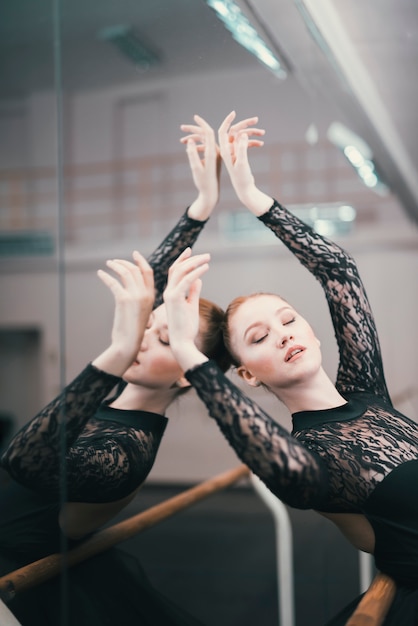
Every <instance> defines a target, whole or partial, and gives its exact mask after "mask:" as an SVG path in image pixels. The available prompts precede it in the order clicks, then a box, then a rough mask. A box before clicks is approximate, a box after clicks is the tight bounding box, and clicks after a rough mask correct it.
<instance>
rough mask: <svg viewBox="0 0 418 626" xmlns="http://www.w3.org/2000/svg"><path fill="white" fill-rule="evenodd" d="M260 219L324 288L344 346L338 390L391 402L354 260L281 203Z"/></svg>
mask: <svg viewBox="0 0 418 626" xmlns="http://www.w3.org/2000/svg"><path fill="white" fill-rule="evenodd" d="M259 219H260V220H261V221H262V222H263V223H264V224H265V225H266V226H268V227H269V228H270V229H271V230H272V231H273V232H274V233H275V234H276V236H277V237H278V238H279V239H280V240H281V241H282V242H283V243H284V244H285V246H287V248H288V249H289V250H290V251H291V252H292V253H293V254H294V255H295V256H296V257H297V259H299V261H300V262H301V263H302V265H304V266H305V267H306V268H307V269H308V270H309V271H310V272H311V273H312V274H313V275H314V276H315V278H316V279H317V280H318V281H319V282H320V283H321V285H322V287H323V289H324V292H325V296H326V299H327V302H328V306H329V310H330V313H331V318H332V322H333V326H334V331H335V337H336V339H337V343H338V348H339V356H340V359H339V366H338V374H337V382H336V385H337V388H338V389H339V390H340V391H341V392H343V393H344V392H354V391H369V392H372V393H374V394H378V395H381V396H383V397H386V399H389V393H388V390H387V387H386V382H385V377H384V372H383V364H382V357H381V350H380V345H379V339H378V336H377V331H376V326H375V322H374V318H373V313H372V311H371V307H370V304H369V301H368V298H367V295H366V292H365V289H364V286H363V283H362V281H361V279H360V276H359V273H358V269H357V266H356V264H355V261H354V259H353V258H352V257H351V256H350V255H349V254H348V253H347V252H346V251H345V250H343V249H342V248H341V247H339V246H338V245H337V244H335V243H333V242H332V241H329V240H328V239H326V238H325V237H322V236H321V235H319V234H318V233H316V232H315V231H314V230H313V229H312V228H310V227H309V226H308V225H307V224H305V223H304V222H302V221H301V220H300V219H298V218H297V217H296V216H294V215H293V214H292V213H290V211H288V210H287V209H285V208H284V207H282V206H281V205H280V204H279V203H278V202H277V201H274V204H273V206H272V207H271V209H270V210H269V211H268V212H267V213H265V214H264V215H262V216H261V217H260V218H259Z"/></svg>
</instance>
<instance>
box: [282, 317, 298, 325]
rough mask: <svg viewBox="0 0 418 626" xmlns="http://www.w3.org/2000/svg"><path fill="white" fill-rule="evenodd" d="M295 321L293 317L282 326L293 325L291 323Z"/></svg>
mask: <svg viewBox="0 0 418 626" xmlns="http://www.w3.org/2000/svg"><path fill="white" fill-rule="evenodd" d="M295 321H296V317H293V318H292V319H291V320H289V321H287V322H283V326H287V325H288V324H293V322H295Z"/></svg>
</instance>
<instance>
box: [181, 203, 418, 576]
mask: <svg viewBox="0 0 418 626" xmlns="http://www.w3.org/2000/svg"><path fill="white" fill-rule="evenodd" d="M259 219H260V220H261V221H262V222H264V224H265V225H266V226H268V227H269V228H270V229H271V230H272V231H273V232H274V233H275V234H276V235H277V237H279V238H280V239H281V241H282V242H283V243H284V244H285V245H286V246H287V247H288V248H289V249H290V250H291V252H293V254H294V255H295V256H296V257H297V258H298V259H299V261H300V262H301V263H302V264H303V265H304V266H305V267H306V268H307V269H308V270H309V271H310V272H312V274H313V275H314V276H315V277H316V278H317V279H318V280H319V282H320V283H321V285H322V287H323V289H324V292H325V295H326V298H327V301H328V305H329V310H330V313H331V317H332V321H333V325H334V329H335V336H336V340H337V343H338V348H339V366H338V374H337V380H336V387H337V389H338V391H339V392H340V394H341V395H342V396H343V397H344V398H345V399H346V400H347V404H344V405H343V406H341V407H339V408H334V409H329V410H322V411H304V412H300V413H296V414H294V415H293V416H292V418H293V431H292V433H289V432H287V431H286V430H285V429H284V428H282V427H281V426H280V425H279V424H278V423H277V422H276V421H275V420H274V419H272V418H271V417H270V416H269V415H267V414H266V413H265V411H264V410H262V409H261V408H260V407H259V406H258V405H257V404H256V403H255V402H253V401H252V400H251V399H249V398H248V397H247V396H246V395H245V394H243V393H242V392H241V390H240V389H239V388H238V387H236V386H235V385H234V384H233V383H232V382H231V381H230V380H229V379H228V378H227V377H226V376H225V375H224V374H222V372H220V371H219V369H218V368H217V367H216V365H215V364H214V363H212V362H210V361H209V362H206V363H204V364H203V365H201V366H198V367H196V368H193V369H192V370H190V371H189V372H187V377H188V379H189V381H190V382H191V383H192V384H193V386H194V387H195V388H196V390H197V393H198V395H199V396H200V398H201V399H202V400H203V402H204V403H205V404H206V406H207V409H208V411H209V414H210V415H211V416H212V417H213V418H215V420H216V421H217V423H218V425H219V427H220V429H221V431H222V433H223V434H224V435H225V437H226V438H227V440H228V441H229V443H230V444H231V446H232V447H233V448H234V450H235V451H236V453H237V454H238V456H239V457H240V459H241V460H242V461H243V462H244V463H246V464H247V465H248V466H249V467H250V468H251V470H252V471H253V472H254V473H255V474H257V475H258V476H259V477H260V478H261V479H262V480H263V481H264V482H265V484H266V485H267V486H268V487H269V489H270V490H271V491H272V492H273V493H274V494H275V495H277V497H278V498H280V499H281V500H282V501H283V502H285V503H287V504H289V505H290V506H292V507H297V508H301V509H308V508H309V509H315V510H318V511H322V512H339V513H341V512H342V513H344V512H347V513H353V512H354V513H362V514H363V515H365V516H366V517H367V519H368V520H369V521H370V523H371V525H372V527H373V529H374V532H375V538H376V542H375V554H374V556H375V561H376V565H377V567H378V568H379V569H380V570H381V571H382V572H385V573H387V574H389V575H391V576H392V577H393V578H395V580H396V581H397V582H398V584H400V585H405V586H408V587H412V588H417V587H418V497H417V495H416V493H417V492H416V489H417V486H418V426H417V424H416V423H415V422H414V421H412V420H411V419H409V418H408V417H406V416H405V415H402V414H401V413H400V412H399V411H397V410H396V409H395V408H394V407H393V405H392V402H391V399H390V397H389V393H388V390H387V387H386V383H385V377H384V372H383V365H382V359H381V352H380V347H379V341H378V337H377V332H376V328H375V322H374V319H373V314H372V311H371V308H370V304H369V301H368V299H367V296H366V293H365V290H364V287H363V284H362V282H361V279H360V277H359V274H358V271H357V267H356V264H355V262H354V260H353V259H352V258H351V256H350V255H349V254H347V252H345V251H344V250H343V249H341V248H340V247H339V246H337V245H336V244H334V243H332V242H331V241H328V240H327V239H325V238H323V237H321V236H320V235H319V234H317V233H316V232H315V231H313V230H312V229H311V228H310V227H308V226H307V225H306V224H305V223H303V222H301V221H300V220H299V219H298V218H296V217H295V216H294V215H292V214H291V213H290V212H289V211H287V210H286V209H285V208H284V207H282V206H280V205H279V203H278V202H274V204H273V206H272V207H271V209H270V210H269V211H268V212H267V213H266V214H264V215H263V216H261V217H260V218H259Z"/></svg>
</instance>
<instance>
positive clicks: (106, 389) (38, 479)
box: [1, 211, 205, 502]
mask: <svg viewBox="0 0 418 626" xmlns="http://www.w3.org/2000/svg"><path fill="white" fill-rule="evenodd" d="M204 225H205V222H200V221H197V220H193V219H190V218H189V217H188V216H187V211H186V213H185V214H184V215H183V216H182V217H181V218H180V220H179V222H178V223H177V225H176V226H175V227H174V228H173V229H172V231H171V232H170V233H169V235H168V236H167V237H166V238H165V239H164V241H163V242H162V243H161V245H160V246H159V247H158V248H157V249H156V250H155V252H154V253H153V254H152V255H151V257H150V258H149V263H150V265H151V266H152V267H153V269H154V280H155V288H156V303H155V306H157V305H158V304H159V303H161V301H162V291H163V289H164V287H165V284H166V281H167V272H168V268H169V266H170V265H171V263H172V262H173V261H174V260H175V259H176V258H177V257H178V255H179V254H180V253H181V252H182V250H184V249H185V248H186V247H187V246H192V245H193V244H194V242H195V241H196V239H197V236H198V235H199V233H200V231H201V230H202V228H203V227H204ZM120 382H121V379H120V378H118V377H115V376H111V375H109V374H106V373H105V372H102V371H100V370H98V369H96V368H95V367H94V366H92V365H91V364H90V365H88V366H87V367H86V368H85V369H84V370H83V371H82V372H81V373H80V374H79V375H78V376H77V377H76V378H75V379H74V380H73V381H72V382H71V383H70V384H69V385H67V386H66V387H65V389H63V391H62V392H61V393H60V394H59V395H58V396H57V397H56V398H55V399H54V400H53V401H52V402H50V403H49V404H48V405H47V406H46V407H45V408H44V409H43V410H41V411H40V412H39V413H38V414H37V415H36V416H35V417H34V418H33V419H32V420H31V421H29V422H28V423H27V424H26V425H25V426H24V427H23V428H22V429H21V430H20V431H19V432H18V433H17V435H16V436H15V437H14V439H13V440H12V441H11V443H10V444H9V447H8V448H7V450H6V451H5V453H4V455H3V457H2V460H1V465H2V467H3V468H4V469H6V470H7V471H8V473H9V474H10V476H11V477H12V478H13V479H14V480H16V481H17V482H18V483H20V484H21V485H23V486H25V487H29V488H31V489H34V490H36V491H40V492H43V493H47V494H50V495H51V496H53V497H58V494H59V490H60V486H61V485H60V472H61V469H63V471H64V472H65V482H66V489H67V500H69V501H78V502H109V501H113V500H118V499H120V498H123V497H124V496H126V495H128V494H129V493H131V492H132V491H133V490H134V489H135V488H137V487H138V486H139V485H140V484H141V483H142V482H143V481H144V480H145V478H146V477H147V475H148V473H149V471H150V469H151V467H152V465H153V462H154V459H155V456H156V454H157V451H158V447H159V444H160V441H161V437H162V434H163V431H164V428H162V427H161V420H165V418H163V417H162V416H159V415H156V416H155V418H156V424H155V428H154V429H146V430H144V429H140V428H138V429H136V428H133V427H127V426H124V425H121V424H117V423H116V422H115V423H114V424H113V423H109V422H108V421H106V422H103V421H101V420H100V419H97V418H96V417H95V415H96V412H97V411H98V409H99V407H100V406H101V404H102V403H103V402H104V400H105V399H106V398H107V397H108V395H109V393H110V392H111V391H112V389H113V388H114V387H115V385H116V384H118V383H120ZM138 413H140V412H138ZM62 450H65V465H64V466H63V465H62V456H61V452H62Z"/></svg>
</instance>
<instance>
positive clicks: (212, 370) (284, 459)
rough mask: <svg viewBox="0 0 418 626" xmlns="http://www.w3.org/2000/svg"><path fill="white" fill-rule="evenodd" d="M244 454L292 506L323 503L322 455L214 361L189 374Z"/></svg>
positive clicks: (212, 413) (325, 477)
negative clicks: (306, 445) (301, 441)
mask: <svg viewBox="0 0 418 626" xmlns="http://www.w3.org/2000/svg"><path fill="white" fill-rule="evenodd" d="M186 376H187V378H188V380H189V381H190V383H191V384H192V385H193V387H194V388H195V389H196V391H197V394H198V396H199V397H200V399H201V400H202V401H203V402H204V403H205V405H206V407H207V409H208V412H209V414H210V416H211V417H213V418H214V419H215V420H216V422H217V424H218V426H219V428H220V430H221V431H222V433H223V434H224V436H225V437H226V439H227V440H228V442H229V444H230V445H231V446H232V448H233V449H234V450H235V452H236V454H237V455H238V456H239V458H240V459H241V460H242V461H243V462H244V463H245V464H246V465H248V467H249V468H250V469H251V471H252V472H254V474H256V475H257V476H259V477H260V478H261V480H262V481H263V482H264V483H265V484H266V485H267V487H268V488H269V489H270V490H271V491H272V492H273V493H274V494H275V495H276V496H277V497H278V498H280V499H281V500H282V501H283V502H285V503H286V504H289V505H290V506H293V507H296V508H300V509H306V508H318V507H319V508H320V506H321V502H323V501H324V499H325V497H326V494H327V487H328V474H327V469H326V467H324V465H323V463H322V461H321V459H320V458H319V457H317V456H316V455H315V454H312V453H311V452H310V451H309V450H308V449H307V448H306V447H305V446H303V445H302V444H300V443H299V442H298V441H297V440H296V439H295V438H294V437H293V436H292V435H291V434H290V433H288V432H287V431H286V430H285V429H284V428H282V427H281V426H280V425H279V424H278V423H277V422H275V421H274V420H273V419H272V418H271V417H270V416H269V415H267V414H266V413H265V412H264V411H263V410H262V409H261V407H259V406H258V405H257V404H256V403H255V402H253V401H252V400H251V399H250V398H248V397H247V396H245V395H244V394H243V393H242V392H241V391H240V389H238V387H236V386H235V385H234V384H233V383H232V382H231V381H230V380H229V379H228V378H227V377H226V376H225V375H224V374H223V373H222V372H221V370H220V369H219V368H218V367H217V365H216V364H215V363H213V362H212V361H206V362H205V363H204V364H203V365H200V366H197V367H195V368H193V369H192V370H189V371H188V372H187V373H186Z"/></svg>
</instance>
